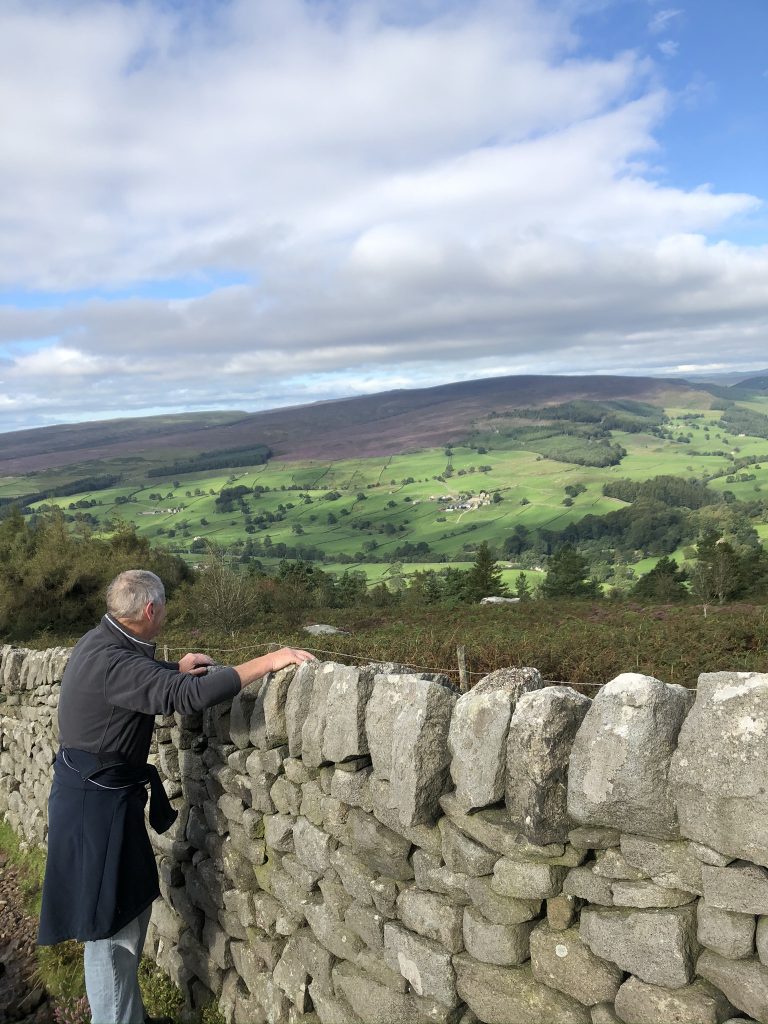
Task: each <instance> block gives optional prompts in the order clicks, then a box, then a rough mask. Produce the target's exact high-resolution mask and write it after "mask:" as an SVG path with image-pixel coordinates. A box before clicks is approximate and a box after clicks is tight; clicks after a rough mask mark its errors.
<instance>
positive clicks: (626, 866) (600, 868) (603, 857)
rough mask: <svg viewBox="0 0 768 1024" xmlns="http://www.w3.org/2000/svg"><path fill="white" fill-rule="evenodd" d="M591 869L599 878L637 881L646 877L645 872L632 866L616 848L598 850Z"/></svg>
mask: <svg viewBox="0 0 768 1024" xmlns="http://www.w3.org/2000/svg"><path fill="white" fill-rule="evenodd" d="M593 870H594V872H595V874H596V875H599V876H600V877H601V878H610V879H611V880H612V881H615V880H617V879H624V880H625V881H639V880H640V879H641V878H645V877H646V875H645V873H644V872H643V871H640V870H639V869H638V868H636V867H633V866H632V865H631V864H630V863H629V861H628V860H627V859H626V857H625V856H624V854H623V853H622V852H621V850H618V849H611V850H598V851H597V853H596V854H595V864H594V868H593Z"/></svg>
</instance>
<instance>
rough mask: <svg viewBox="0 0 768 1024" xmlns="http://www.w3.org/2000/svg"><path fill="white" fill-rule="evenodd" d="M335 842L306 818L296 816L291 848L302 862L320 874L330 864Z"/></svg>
mask: <svg viewBox="0 0 768 1024" xmlns="http://www.w3.org/2000/svg"><path fill="white" fill-rule="evenodd" d="M335 847H336V842H335V840H334V839H332V838H331V837H330V836H329V835H327V834H326V833H325V832H323V830H322V829H319V828H317V826H316V825H313V824H312V822H311V821H308V820H307V818H302V817H299V818H296V820H295V822H294V825H293V849H294V853H295V854H296V856H297V858H298V859H299V860H300V861H301V863H302V864H304V865H306V866H307V867H308V868H310V869H311V870H312V871H316V872H317V873H318V874H322V873H323V872H325V871H327V870H328V868H329V867H330V866H331V853H332V852H333V850H334V849H335Z"/></svg>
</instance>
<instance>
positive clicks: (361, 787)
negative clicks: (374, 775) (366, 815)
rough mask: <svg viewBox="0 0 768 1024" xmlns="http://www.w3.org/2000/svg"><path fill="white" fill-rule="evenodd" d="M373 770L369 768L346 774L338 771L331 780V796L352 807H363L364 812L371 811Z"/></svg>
mask: <svg viewBox="0 0 768 1024" xmlns="http://www.w3.org/2000/svg"><path fill="white" fill-rule="evenodd" d="M372 770H373V769H372V768H370V767H369V766H366V767H365V768H362V769H361V770H360V771H357V772H345V771H342V770H340V769H337V770H336V771H335V772H334V773H333V778H332V779H331V796H333V797H335V798H336V799H337V800H342V801H343V802H344V803H345V804H349V806H350V807H362V808H363V810H364V811H371V810H372V809H373V804H372V803H371V795H370V777H371V772H372Z"/></svg>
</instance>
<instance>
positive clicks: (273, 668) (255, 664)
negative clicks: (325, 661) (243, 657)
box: [235, 647, 317, 686]
mask: <svg viewBox="0 0 768 1024" xmlns="http://www.w3.org/2000/svg"><path fill="white" fill-rule="evenodd" d="M305 661H317V658H315V656H314V654H310V653H309V651H302V650H299V649H298V648H294V647H281V648H280V650H279V651H273V652H272V653H271V654H264V655H262V656H261V657H260V658H254V659H253V660H252V661H246V662H244V663H243V664H242V665H235V672H237V674H238V676H239V677H240V685H241V686H250V684H251V683H253V682H255V681H256V680H257V679H261V678H262V676H265V675H267V674H268V673H269V672H279V671H280V669H281V668H287V667H288V666H289V665H301V664H303V663H304V662H305Z"/></svg>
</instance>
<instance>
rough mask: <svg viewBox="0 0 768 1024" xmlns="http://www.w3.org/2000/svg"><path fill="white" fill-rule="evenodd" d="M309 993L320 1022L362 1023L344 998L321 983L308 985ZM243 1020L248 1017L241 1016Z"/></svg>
mask: <svg viewBox="0 0 768 1024" xmlns="http://www.w3.org/2000/svg"><path fill="white" fill-rule="evenodd" d="M309 995H310V998H311V1000H312V1005H313V1006H314V1008H315V1013H316V1014H317V1016H318V1017H319V1018H320V1022H321V1024H340V1021H344V1024H364V1022H363V1021H362V1020H361V1018H360V1017H358V1016H357V1014H356V1013H355V1012H354V1011H353V1009H352V1007H351V1006H350V1005H349V1003H348V1002H347V1000H346V999H344V998H343V997H340V996H335V995H334V994H333V993H332V992H328V991H326V990H325V989H324V988H323V987H322V985H318V984H316V983H315V982H313V983H312V984H311V985H310V986H309ZM243 1020H244V1021H246V1020H248V1018H247V1017H243ZM366 1024H367V1022H366Z"/></svg>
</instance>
